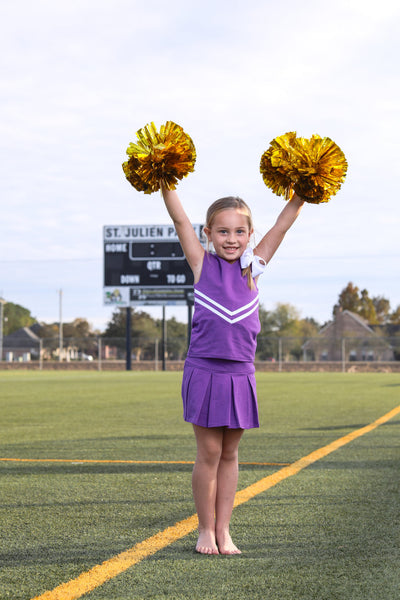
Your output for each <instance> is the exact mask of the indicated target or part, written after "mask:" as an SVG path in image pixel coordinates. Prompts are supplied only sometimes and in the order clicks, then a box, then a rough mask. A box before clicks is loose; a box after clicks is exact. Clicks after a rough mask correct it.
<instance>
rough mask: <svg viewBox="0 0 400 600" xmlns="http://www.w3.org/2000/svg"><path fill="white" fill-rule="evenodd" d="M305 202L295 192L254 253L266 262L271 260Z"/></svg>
mask: <svg viewBox="0 0 400 600" xmlns="http://www.w3.org/2000/svg"><path fill="white" fill-rule="evenodd" d="M303 204H304V200H302V199H301V198H300V197H299V196H297V194H294V196H293V197H292V199H291V200H290V202H288V203H287V204H286V206H285V207H284V209H283V210H282V212H281V213H280V215H279V217H278V219H277V221H276V223H275V225H274V226H273V227H272V228H271V229H270V230H269V231H268V233H266V234H265V236H264V237H263V238H262V240H261V242H260V243H259V244H258V245H257V247H256V248H255V249H254V254H257V256H260V257H261V258H263V259H264V260H265V262H266V263H268V262H269V261H270V260H271V258H272V257H273V255H274V254H275V252H276V251H277V249H278V248H279V246H280V244H281V242H282V240H283V238H284V237H285V235H286V233H287V231H288V230H289V229H290V227H291V226H292V225H293V223H294V222H295V220H296V219H297V217H298V215H299V214H300V211H301V208H302V206H303Z"/></svg>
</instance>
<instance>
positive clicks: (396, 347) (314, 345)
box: [1, 335, 400, 370]
mask: <svg viewBox="0 0 400 600" xmlns="http://www.w3.org/2000/svg"><path fill="white" fill-rule="evenodd" d="M186 351H187V338H186V337H170V338H168V339H166V340H165V341H164V342H163V340H161V339H159V338H146V337H132V340H131V359H130V361H131V362H132V364H134V365H136V366H138V364H139V363H140V365H141V366H142V367H143V368H144V367H146V366H147V367H148V368H149V369H156V370H157V369H159V368H163V367H165V363H166V362H170V363H173V362H175V363H177V364H179V363H181V362H182V361H183V360H184V359H185V357H186ZM1 360H2V362H3V363H8V365H9V367H12V365H13V364H15V363H36V364H37V365H38V366H39V368H46V365H50V364H54V363H55V362H58V363H70V364H71V367H72V366H73V364H76V365H78V364H80V365H81V367H83V363H86V366H87V367H89V365H88V363H92V365H93V366H92V365H91V366H90V367H91V368H96V366H97V368H98V369H102V368H104V367H105V365H107V364H111V363H115V364H117V363H124V362H125V363H126V362H127V356H126V340H125V338H122V337H121V338H120V337H118V338H104V337H101V336H96V337H85V338H64V339H63V340H62V344H60V339H59V338H58V337H54V338H43V339H40V340H39V341H37V340H32V341H31V342H30V343H29V344H27V343H26V341H25V342H24V343H23V344H22V343H21V344H20V345H18V344H17V343H15V344H14V345H13V346H7V345H4V346H3V352H2V356H1ZM256 360H257V361H258V362H269V363H278V364H279V365H283V364H285V363H312V362H318V363H324V362H325V363H328V362H330V363H332V362H334V363H340V364H342V365H348V364H349V363H356V362H357V363H360V362H363V363H365V362H372V363H382V362H393V361H400V336H398V337H379V336H370V337H343V338H333V337H322V336H319V337H312V338H299V337H277V336H262V335H260V336H259V337H258V349H257V354H256ZM95 364H96V366H95ZM3 366H4V365H3Z"/></svg>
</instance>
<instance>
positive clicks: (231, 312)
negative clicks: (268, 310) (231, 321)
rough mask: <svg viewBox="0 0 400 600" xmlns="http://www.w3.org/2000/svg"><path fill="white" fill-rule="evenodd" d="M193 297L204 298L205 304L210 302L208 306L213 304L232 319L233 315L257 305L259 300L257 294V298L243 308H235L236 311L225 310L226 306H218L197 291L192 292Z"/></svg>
mask: <svg viewBox="0 0 400 600" xmlns="http://www.w3.org/2000/svg"><path fill="white" fill-rule="evenodd" d="M194 295H195V296H201V297H202V298H204V300H207V302H210V304H213V305H214V306H216V307H217V308H219V309H220V310H222V311H223V312H225V313H226V314H228V315H230V316H231V317H233V315H237V314H238V313H240V312H242V311H244V310H246V309H247V308H249V307H250V306H253V304H258V298H259V294H257V296H256V297H255V298H254V300H252V301H251V302H249V303H248V304H244V305H243V306H241V307H240V308H237V309H236V310H229V308H226V306H223V305H222V304H219V303H218V302H216V301H215V300H213V299H212V298H210V297H209V296H206V294H203V292H200V291H199V290H194ZM200 304H203V306H207V305H206V304H204V303H203V302H201V303H200ZM251 312H252V311H251Z"/></svg>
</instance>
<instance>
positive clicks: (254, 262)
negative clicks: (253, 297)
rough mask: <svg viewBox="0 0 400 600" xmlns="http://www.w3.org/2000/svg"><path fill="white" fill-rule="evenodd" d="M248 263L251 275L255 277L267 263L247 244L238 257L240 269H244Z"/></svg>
mask: <svg viewBox="0 0 400 600" xmlns="http://www.w3.org/2000/svg"><path fill="white" fill-rule="evenodd" d="M249 265H251V274H252V276H253V277H257V276H258V275H261V274H262V273H263V272H264V270H265V267H266V266H267V263H266V262H265V260H264V259H263V258H261V257H260V256H257V255H255V254H254V252H253V248H251V247H250V246H247V248H246V250H245V251H244V252H243V254H242V256H241V257H240V266H241V267H242V269H245V268H246V267H248V266H249Z"/></svg>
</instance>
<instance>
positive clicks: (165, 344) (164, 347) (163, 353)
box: [161, 304, 167, 371]
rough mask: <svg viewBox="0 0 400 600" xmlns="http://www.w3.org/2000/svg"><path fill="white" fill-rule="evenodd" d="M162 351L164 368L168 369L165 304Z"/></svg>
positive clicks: (163, 308) (163, 310)
mask: <svg viewBox="0 0 400 600" xmlns="http://www.w3.org/2000/svg"><path fill="white" fill-rule="evenodd" d="M161 352H162V370H163V371H166V370H167V365H166V358H165V355H166V354H167V321H166V319H165V304H163V307H162V339H161Z"/></svg>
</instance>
